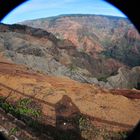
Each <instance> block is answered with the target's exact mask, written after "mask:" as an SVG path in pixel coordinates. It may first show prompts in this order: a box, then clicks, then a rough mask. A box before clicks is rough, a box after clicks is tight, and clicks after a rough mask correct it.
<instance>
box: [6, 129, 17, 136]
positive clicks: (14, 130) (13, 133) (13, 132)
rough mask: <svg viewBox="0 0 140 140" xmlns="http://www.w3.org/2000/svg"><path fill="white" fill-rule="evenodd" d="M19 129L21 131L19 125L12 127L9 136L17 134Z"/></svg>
mask: <svg viewBox="0 0 140 140" xmlns="http://www.w3.org/2000/svg"><path fill="white" fill-rule="evenodd" d="M18 131H19V128H18V127H14V128H11V129H10V130H9V134H8V137H10V136H12V135H15V134H16V133H17V132H18Z"/></svg>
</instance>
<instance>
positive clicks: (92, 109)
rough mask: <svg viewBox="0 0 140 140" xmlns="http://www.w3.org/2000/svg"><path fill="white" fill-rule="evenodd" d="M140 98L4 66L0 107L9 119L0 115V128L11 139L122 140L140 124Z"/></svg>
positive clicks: (0, 77)
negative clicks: (106, 139)
mask: <svg viewBox="0 0 140 140" xmlns="http://www.w3.org/2000/svg"><path fill="white" fill-rule="evenodd" d="M139 95H140V93H139V91H136V90H129V91H125V90H121V91H118V90H112V91H109V90H105V89H102V88H100V87H98V86H95V85H90V84H82V83H79V82H76V81H73V80H70V79H69V78H66V77H54V76H48V75H43V74H39V73H36V72H34V71H32V70H28V68H27V67H24V66H21V65H15V64H12V63H9V62H4V61H3V62H0V107H1V108H2V109H4V110H5V111H6V112H7V113H8V114H7V113H4V112H3V111H2V110H0V112H1V115H0V116H1V117H0V128H1V130H2V131H4V132H5V134H6V135H7V134H8V137H10V138H12V137H13V136H14V137H16V138H18V139H19V140H20V138H22V139H27V140H28V139H30V140H31V139H34V138H35V139H36V140H38V139H41V140H42V139H44V138H45V139H49V140H58V139H59V140H84V139H87V140H92V138H93V136H94V138H96V140H101V139H105V138H108V140H111V138H112V137H113V138H114V139H116V140H118V139H122V138H123V137H124V136H126V134H125V132H126V131H130V130H132V128H133V127H134V126H135V125H136V124H137V122H138V121H139V114H140V112H139V111H140V105H139V102H140V101H139V100H140V96H139ZM120 104H121V106H120ZM122 112H123V113H122ZM10 114H12V116H13V117H12V116H11V115H10ZM14 117H15V118H14ZM2 118H5V119H6V120H7V119H8V120H9V121H5V123H4V122H3V121H4V120H3V119H2ZM16 118H17V119H18V120H17V119H16ZM12 120H15V121H12ZM77 121H78V124H77ZM8 126H9V127H8ZM4 128H5V129H4ZM13 128H14V130H13ZM11 131H12V132H11ZM13 131H14V132H13ZM120 132H121V133H120Z"/></svg>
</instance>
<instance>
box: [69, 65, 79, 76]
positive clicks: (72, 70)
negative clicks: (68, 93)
mask: <svg viewBox="0 0 140 140" xmlns="http://www.w3.org/2000/svg"><path fill="white" fill-rule="evenodd" d="M68 69H69V71H70V72H71V74H73V73H74V72H76V71H77V70H78V67H77V66H76V65H75V64H70V65H69V67H68Z"/></svg>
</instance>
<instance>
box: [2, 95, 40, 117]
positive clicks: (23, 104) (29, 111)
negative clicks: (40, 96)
mask: <svg viewBox="0 0 140 140" xmlns="http://www.w3.org/2000/svg"><path fill="white" fill-rule="evenodd" d="M32 103H33V101H32V100H31V99H29V98H23V99H20V100H19V101H17V102H16V103H15V104H14V105H13V104H11V103H8V102H7V101H6V100H5V99H4V98H2V97H1V98H0V107H1V108H2V109H3V110H5V111H6V112H7V113H10V114H12V115H13V116H15V117H17V118H22V116H29V117H31V118H33V119H37V118H39V117H40V115H41V111H40V110H39V109H37V108H36V107H35V106H33V105H32Z"/></svg>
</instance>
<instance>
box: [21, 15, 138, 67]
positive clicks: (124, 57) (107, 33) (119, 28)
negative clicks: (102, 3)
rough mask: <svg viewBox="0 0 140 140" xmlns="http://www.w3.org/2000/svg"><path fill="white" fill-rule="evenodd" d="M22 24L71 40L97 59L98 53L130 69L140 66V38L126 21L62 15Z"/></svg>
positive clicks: (114, 18) (107, 17)
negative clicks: (130, 67)
mask: <svg viewBox="0 0 140 140" xmlns="http://www.w3.org/2000/svg"><path fill="white" fill-rule="evenodd" d="M21 24H25V25H28V26H32V27H35V28H41V29H43V30H47V31H50V32H52V33H53V34H55V35H56V36H57V37H58V38H61V39H68V40H70V41H71V42H73V44H74V45H75V46H76V48H77V49H78V50H80V51H84V52H86V53H88V54H90V55H92V56H93V57H98V55H97V53H101V52H102V53H103V54H104V55H105V56H107V57H110V58H114V59H116V60H119V61H120V62H122V63H124V64H126V65H129V66H138V65H140V63H139V62H140V57H139V56H140V36H139V33H138V32H137V31H136V29H135V28H134V26H133V25H132V24H131V23H130V22H129V20H128V19H126V18H120V17H111V16H97V15H82V14H81V15H78V14H75V15H61V16H56V17H50V18H43V19H37V20H31V21H25V22H22V23H21Z"/></svg>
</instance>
